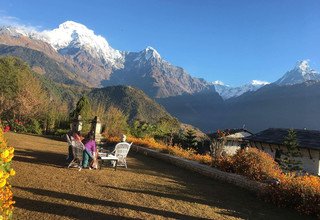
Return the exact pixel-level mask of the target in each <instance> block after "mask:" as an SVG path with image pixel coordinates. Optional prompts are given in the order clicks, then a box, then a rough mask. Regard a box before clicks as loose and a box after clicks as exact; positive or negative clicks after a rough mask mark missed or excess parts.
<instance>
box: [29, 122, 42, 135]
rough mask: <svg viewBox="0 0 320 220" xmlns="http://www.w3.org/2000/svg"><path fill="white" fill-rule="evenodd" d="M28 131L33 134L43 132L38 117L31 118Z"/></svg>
mask: <svg viewBox="0 0 320 220" xmlns="http://www.w3.org/2000/svg"><path fill="white" fill-rule="evenodd" d="M26 132H28V133H32V134H42V129H41V125H40V123H39V121H37V120H36V119H31V120H30V122H29V123H27V124H26Z"/></svg>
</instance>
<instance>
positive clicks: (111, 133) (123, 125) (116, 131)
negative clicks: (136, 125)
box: [104, 106, 129, 137]
mask: <svg viewBox="0 0 320 220" xmlns="http://www.w3.org/2000/svg"><path fill="white" fill-rule="evenodd" d="M127 121H128V116H127V115H125V114H124V113H123V112H122V111H121V110H120V109H118V108H116V107H114V106H110V107H109V108H108V110H107V112H106V130H105V132H104V135H105V136H107V137H119V136H120V135H121V134H126V133H127V132H128V127H129V126H128V122H127Z"/></svg>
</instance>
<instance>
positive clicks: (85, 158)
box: [82, 150, 93, 168]
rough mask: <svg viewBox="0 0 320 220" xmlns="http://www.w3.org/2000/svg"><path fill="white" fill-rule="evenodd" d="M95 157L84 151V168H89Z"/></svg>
mask: <svg viewBox="0 0 320 220" xmlns="http://www.w3.org/2000/svg"><path fill="white" fill-rule="evenodd" d="M92 158H93V156H92V154H91V152H89V151H87V150H84V151H83V160H82V166H83V167H84V168H86V167H88V165H89V162H90V161H91V160H92Z"/></svg>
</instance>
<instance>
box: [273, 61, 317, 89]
mask: <svg viewBox="0 0 320 220" xmlns="http://www.w3.org/2000/svg"><path fill="white" fill-rule="evenodd" d="M319 80H320V74H319V73H318V72H317V71H315V70H313V69H311V68H310V66H309V62H308V60H302V61H299V62H298V63H297V65H296V66H295V67H294V68H293V69H292V70H290V71H288V72H286V73H285V74H284V76H283V77H281V78H280V79H279V80H277V81H276V82H275V83H276V84H278V85H280V86H282V85H294V84H299V83H303V82H306V81H319Z"/></svg>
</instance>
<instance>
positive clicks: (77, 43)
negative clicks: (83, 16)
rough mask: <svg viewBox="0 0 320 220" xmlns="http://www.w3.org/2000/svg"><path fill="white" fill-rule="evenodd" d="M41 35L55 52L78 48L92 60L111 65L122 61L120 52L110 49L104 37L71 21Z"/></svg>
mask: <svg viewBox="0 0 320 220" xmlns="http://www.w3.org/2000/svg"><path fill="white" fill-rule="evenodd" d="M41 35H42V39H43V40H45V41H47V42H48V43H49V44H51V45H52V47H53V48H55V49H56V50H57V51H59V50H62V49H64V50H65V49H66V48H80V49H83V50H85V51H87V52H89V53H90V54H91V56H93V57H94V58H99V59H102V60H104V61H106V62H110V63H112V64H114V63H116V61H117V60H119V59H122V54H121V53H120V51H118V50H115V49H113V48H112V47H110V45H109V43H108V42H107V40H106V39H105V38H104V37H102V36H100V35H95V34H94V32H93V31H92V30H90V29H88V28H87V27H86V26H84V25H82V24H79V23H76V22H73V21H66V22H64V23H62V24H60V25H59V27H58V28H56V29H53V30H46V31H43V32H41ZM41 35H40V36H41Z"/></svg>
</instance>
